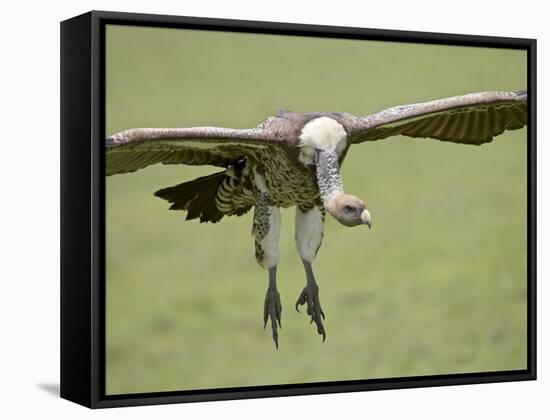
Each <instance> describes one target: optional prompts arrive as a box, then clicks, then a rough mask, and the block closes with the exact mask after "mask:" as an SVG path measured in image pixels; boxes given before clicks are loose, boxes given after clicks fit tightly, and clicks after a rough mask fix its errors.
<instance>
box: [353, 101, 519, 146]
mask: <svg viewBox="0 0 550 420" xmlns="http://www.w3.org/2000/svg"><path fill="white" fill-rule="evenodd" d="M525 125H527V92H526V91H522V92H479V93H471V94H468V95H461V96H454V97H451V98H445V99H440V100H436V101H431V102H424V103H419V104H413V105H405V106H397V107H394V108H388V109H386V110H384V111H381V112H379V113H376V114H372V115H368V116H365V117H361V118H360V119H359V122H358V123H357V125H356V126H355V127H353V130H352V132H351V134H350V136H351V138H352V142H353V143H362V142H364V141H373V140H382V139H385V138H388V137H391V136H397V135H403V136H409V137H428V138H433V139H438V140H443V141H450V142H454V143H463V144H475V145H480V144H483V143H488V142H490V141H491V140H492V139H493V137H494V136H497V135H499V134H501V133H503V132H504V131H505V130H515V129H518V128H522V127H523V126H525Z"/></svg>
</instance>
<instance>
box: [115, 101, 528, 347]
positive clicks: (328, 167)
mask: <svg viewBox="0 0 550 420" xmlns="http://www.w3.org/2000/svg"><path fill="white" fill-rule="evenodd" d="M526 124H527V93H526V92H480V93H472V94H468V95H462V96H455V97H451V98H446V99H440V100H435V101H431V102H425V103H419V104H413V105H406V106H397V107H393V108H389V109H386V110H383V111H381V112H379V113H375V114H372V115H367V116H359V117H358V116H354V115H352V114H348V113H339V112H330V113H306V114H297V113H293V112H289V111H279V112H278V113H277V115H276V116H274V117H269V118H268V119H267V120H265V121H264V122H263V123H261V124H259V125H258V126H257V127H255V128H251V129H230V128H219V127H193V128H136V129H129V130H125V131H122V132H120V133H117V134H115V135H113V136H111V137H109V138H108V139H107V140H106V154H107V165H106V174H107V175H114V174H121V173H128V172H134V171H137V170H139V169H142V168H145V167H147V166H149V165H154V164H159V163H162V164H176V165H177V164H185V165H211V166H217V167H222V168H224V170H223V171H220V172H217V173H214V174H212V175H208V176H205V177H200V178H197V179H195V180H193V181H188V182H184V183H182V184H178V185H176V186H174V187H169V188H164V189H162V190H159V191H157V192H156V193H155V195H157V196H158V197H161V198H163V199H165V200H167V201H169V202H170V203H172V206H171V207H170V209H172V210H185V211H187V219H196V218H198V219H199V220H200V221H201V222H214V223H215V222H218V221H219V220H221V219H222V218H223V216H226V215H227V216H231V215H242V214H244V213H246V212H247V211H248V210H250V209H251V208H252V206H254V220H253V234H254V236H255V255H256V259H257V261H258V263H259V264H260V265H261V266H262V267H264V268H265V269H267V270H269V288H268V291H267V293H266V298H265V302H264V327H265V325H266V324H267V320H268V319H271V327H272V331H273V340H274V341H275V344H276V345H277V347H278V333H277V324H278V325H279V327H280V323H281V313H282V306H281V302H280V295H279V292H278V291H277V287H276V268H277V262H278V258H279V254H278V241H279V228H280V214H279V208H280V207H290V206H296V208H297V211H296V244H297V248H298V251H299V253H300V257H301V259H302V262H303V264H304V270H305V273H306V279H307V284H306V287H305V288H304V289H303V290H302V292H301V294H300V296H299V298H298V301H297V302H296V309H298V307H299V305H306V307H307V313H308V315H309V316H310V317H311V320H312V322H314V323H315V326H316V328H317V332H318V333H319V334H320V335H322V337H323V340H324V339H325V336H326V334H325V329H324V325H323V322H322V321H323V319H324V312H323V310H322V309H321V304H320V301H319V292H318V290H319V288H318V286H317V283H316V281H315V277H314V276H313V271H312V266H311V264H312V262H313V260H314V258H315V255H316V254H317V250H318V249H319V247H320V246H321V240H322V237H323V223H324V216H325V209H326V211H327V212H328V213H329V214H331V215H332V216H333V217H334V218H336V220H338V221H339V222H340V223H341V224H343V225H345V226H358V225H368V226H369V227H370V226H371V215H370V212H369V211H368V210H367V209H366V206H365V204H364V202H363V200H361V199H360V198H358V197H355V196H352V195H350V194H346V193H344V189H343V185H342V180H341V177H340V166H341V164H342V162H343V160H344V158H345V157H346V154H347V153H348V152H349V149H350V146H351V145H352V144H356V143H362V142H366V141H374V140H382V139H385V138H388V137H391V136H397V135H403V136H408V137H425V138H433V139H438V140H442V141H450V142H454V143H462V144H469V145H480V144H483V143H487V142H490V141H491V140H492V139H493V137H494V136H497V135H499V134H501V133H502V132H504V131H505V130H514V129H518V128H521V127H523V126H525V125H526Z"/></svg>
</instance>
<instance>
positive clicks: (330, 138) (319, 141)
mask: <svg viewBox="0 0 550 420" xmlns="http://www.w3.org/2000/svg"><path fill="white" fill-rule="evenodd" d="M346 145H347V134H346V131H345V130H344V127H342V125H341V124H339V123H338V122H337V121H335V120H333V119H332V118H329V117H320V118H315V119H314V120H311V121H310V122H308V123H307V124H306V125H305V126H304V128H302V133H301V134H300V147H301V149H302V150H301V151H300V156H299V157H298V159H300V162H302V163H303V164H304V165H313V164H314V163H315V150H316V149H317V150H326V151H331V150H336V153H338V156H340V155H341V153H342V152H343V151H344V149H345V148H346Z"/></svg>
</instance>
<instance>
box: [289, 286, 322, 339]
mask: <svg viewBox="0 0 550 420" xmlns="http://www.w3.org/2000/svg"><path fill="white" fill-rule="evenodd" d="M304 304H307V309H306V312H307V314H308V315H309V316H310V319H309V323H310V324H312V323H314V322H315V325H316V327H317V334H319V335H321V336H323V342H325V340H326V332H325V327H324V326H323V321H322V320H324V319H325V313H324V312H323V309H322V308H321V302H320V301H319V287H318V286H317V284H315V282H308V284H307V286H306V287H305V288H304V290H302V293H300V296H299V297H298V301H297V302H296V305H295V307H296V310H297V311H298V312H300V311H299V310H298V305H304Z"/></svg>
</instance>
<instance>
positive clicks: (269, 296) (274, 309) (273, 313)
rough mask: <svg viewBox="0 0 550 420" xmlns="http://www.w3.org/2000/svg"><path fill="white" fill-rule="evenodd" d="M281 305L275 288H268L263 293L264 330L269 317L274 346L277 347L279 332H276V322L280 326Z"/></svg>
mask: <svg viewBox="0 0 550 420" xmlns="http://www.w3.org/2000/svg"><path fill="white" fill-rule="evenodd" d="M282 312H283V307H282V305H281V297H280V295H279V292H278V291H277V289H268V290H267V293H266V295H265V302H264V330H265V328H266V326H267V320H268V319H271V331H272V337H273V341H274V342H275V348H276V349H277V350H278V349H279V334H278V333H277V324H279V327H280V328H282V327H281V314H282Z"/></svg>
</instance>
